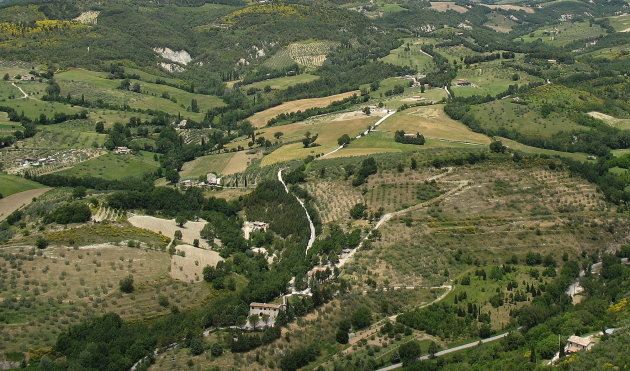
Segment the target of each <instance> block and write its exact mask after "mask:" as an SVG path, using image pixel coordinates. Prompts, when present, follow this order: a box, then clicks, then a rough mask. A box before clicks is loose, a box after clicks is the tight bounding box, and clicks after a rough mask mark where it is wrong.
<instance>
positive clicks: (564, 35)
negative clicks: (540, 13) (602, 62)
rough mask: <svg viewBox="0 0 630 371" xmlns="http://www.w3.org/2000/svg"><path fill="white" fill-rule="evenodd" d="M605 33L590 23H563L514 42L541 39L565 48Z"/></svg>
mask: <svg viewBox="0 0 630 371" xmlns="http://www.w3.org/2000/svg"><path fill="white" fill-rule="evenodd" d="M605 33H606V31H604V29H603V28H601V27H600V26H599V25H597V24H593V25H590V26H589V23H588V22H563V23H560V24H558V25H556V26H553V27H551V26H547V27H542V28H539V29H537V30H536V31H533V32H531V33H529V34H528V35H523V36H522V37H519V38H516V39H514V41H520V40H522V41H524V42H535V41H536V40H538V39H540V40H541V41H542V42H544V43H545V44H549V45H552V46H565V45H568V44H570V43H572V42H574V41H577V40H584V39H593V38H596V37H598V36H601V35H604V34H605Z"/></svg>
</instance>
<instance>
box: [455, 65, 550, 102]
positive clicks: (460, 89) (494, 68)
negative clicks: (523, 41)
mask: <svg viewBox="0 0 630 371" xmlns="http://www.w3.org/2000/svg"><path fill="white" fill-rule="evenodd" d="M515 74H516V75H518V80H513V76H514V75H515ZM457 79H464V80H468V82H470V83H471V84H472V85H471V86H452V87H451V90H452V91H453V93H454V94H455V95H457V96H462V97H469V96H472V95H482V96H485V95H488V94H490V95H492V96H495V95H497V94H499V93H502V92H504V91H506V90H507V88H508V86H510V85H514V84H518V85H525V84H528V83H530V82H534V81H541V79H540V78H538V77H535V76H531V75H529V74H527V73H525V72H522V71H517V70H515V69H513V68H511V67H505V66H502V65H500V64H498V63H480V64H477V65H476V68H469V69H463V70H459V72H458V73H457Z"/></svg>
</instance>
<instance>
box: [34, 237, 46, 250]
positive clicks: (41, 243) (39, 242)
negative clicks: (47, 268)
mask: <svg viewBox="0 0 630 371" xmlns="http://www.w3.org/2000/svg"><path fill="white" fill-rule="evenodd" d="M35 246H36V247H37V248H38V249H45V248H47V247H48V241H47V240H46V239H45V238H44V237H37V241H35Z"/></svg>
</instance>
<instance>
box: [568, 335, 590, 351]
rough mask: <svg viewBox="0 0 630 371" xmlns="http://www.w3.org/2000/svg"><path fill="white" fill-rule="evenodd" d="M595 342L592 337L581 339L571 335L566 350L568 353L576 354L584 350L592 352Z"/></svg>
mask: <svg viewBox="0 0 630 371" xmlns="http://www.w3.org/2000/svg"><path fill="white" fill-rule="evenodd" d="M594 345H595V342H594V341H593V340H591V338H590V337H584V338H583V337H579V336H575V335H571V336H570V337H569V339H568V340H567V345H566V347H565V350H566V352H567V353H576V352H580V351H583V350H591V348H593V346H594Z"/></svg>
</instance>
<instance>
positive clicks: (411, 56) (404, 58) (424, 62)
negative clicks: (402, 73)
mask: <svg viewBox="0 0 630 371" xmlns="http://www.w3.org/2000/svg"><path fill="white" fill-rule="evenodd" d="M420 45H421V44H420V41H416V40H414V39H405V40H404V44H403V45H401V46H400V47H398V48H396V49H394V50H392V51H391V52H390V54H389V55H388V56H386V57H383V58H381V60H382V61H383V62H387V63H391V64H395V65H398V66H410V67H413V68H416V69H417V70H418V72H419V73H423V74H426V73H427V72H431V71H434V70H435V64H434V63H433V58H432V57H431V56H429V55H427V54H424V53H423V52H422V51H421V50H420ZM407 48H408V49H409V50H405V49H407Z"/></svg>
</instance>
